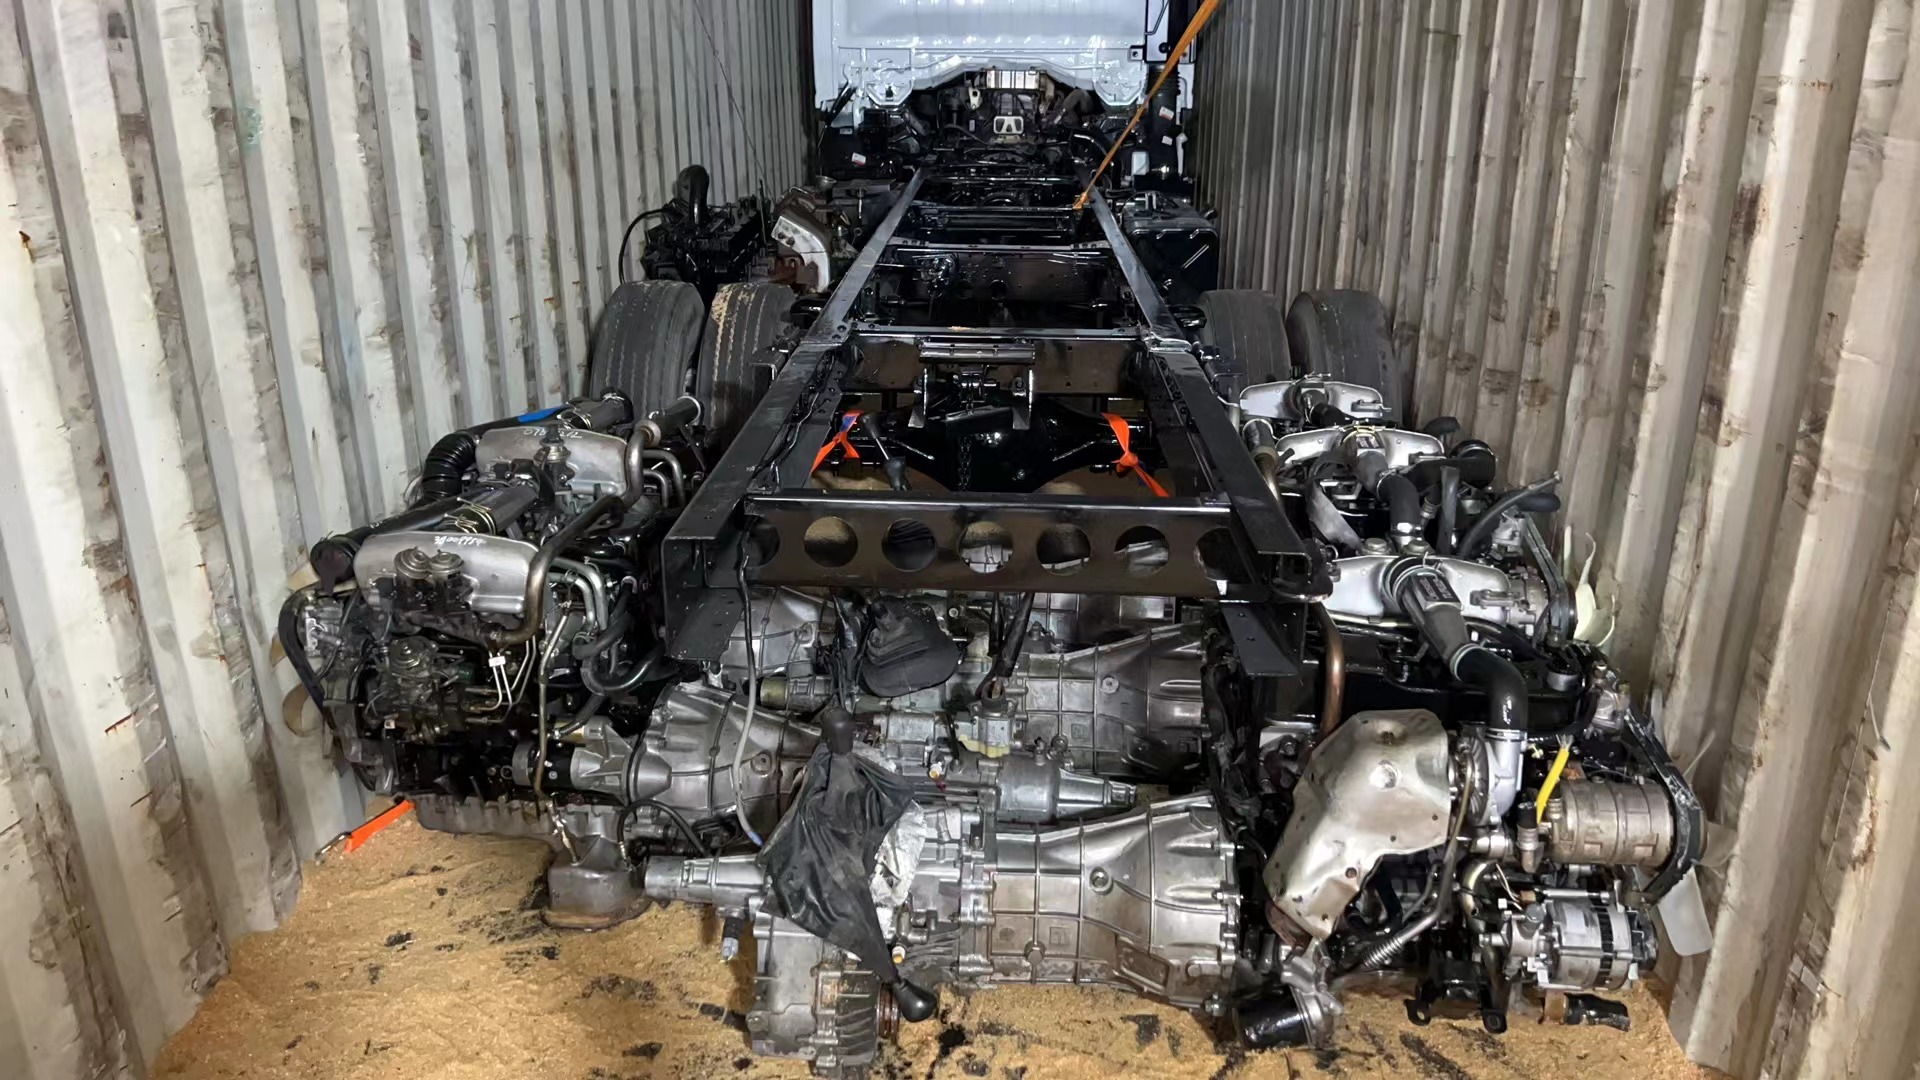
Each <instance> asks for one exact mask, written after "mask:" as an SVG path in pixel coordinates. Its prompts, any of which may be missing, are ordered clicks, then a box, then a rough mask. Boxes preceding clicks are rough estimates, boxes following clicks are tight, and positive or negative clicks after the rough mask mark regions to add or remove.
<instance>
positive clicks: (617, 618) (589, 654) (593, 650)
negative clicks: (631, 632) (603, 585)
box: [573, 607, 633, 660]
mask: <svg viewBox="0 0 1920 1080" xmlns="http://www.w3.org/2000/svg"><path fill="white" fill-rule="evenodd" d="M632 625H633V615H632V612H630V611H628V610H627V609H626V608H625V607H621V608H617V609H615V611H614V613H613V615H612V617H611V618H609V619H607V628H606V629H605V630H604V631H602V632H601V634H600V636H599V637H597V638H594V639H593V640H591V641H589V642H587V643H586V644H585V645H575V646H574V647H573V658H574V659H575V660H591V659H593V658H594V657H596V656H599V655H600V654H601V653H603V652H606V651H607V650H608V649H610V648H612V647H613V643H614V642H616V641H619V640H620V639H621V638H623V637H625V636H626V634H627V628H628V627H629V626H632Z"/></svg>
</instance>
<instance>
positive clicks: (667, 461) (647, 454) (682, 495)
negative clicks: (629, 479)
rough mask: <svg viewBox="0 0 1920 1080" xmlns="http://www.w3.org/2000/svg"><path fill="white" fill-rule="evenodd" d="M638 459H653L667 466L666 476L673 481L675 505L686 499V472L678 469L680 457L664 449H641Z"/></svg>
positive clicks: (681, 503)
mask: <svg viewBox="0 0 1920 1080" xmlns="http://www.w3.org/2000/svg"><path fill="white" fill-rule="evenodd" d="M640 460H641V461H643V462H646V461H655V462H659V463H660V464H662V465H665V466H666V467H667V478H668V479H669V480H671V481H673V499H674V502H675V503H676V504H677V505H684V504H685V503H686V501H687V474H686V473H685V472H683V471H681V469H680V459H679V458H677V457H674V456H673V454H671V453H670V452H668V451H666V450H642V451H640Z"/></svg>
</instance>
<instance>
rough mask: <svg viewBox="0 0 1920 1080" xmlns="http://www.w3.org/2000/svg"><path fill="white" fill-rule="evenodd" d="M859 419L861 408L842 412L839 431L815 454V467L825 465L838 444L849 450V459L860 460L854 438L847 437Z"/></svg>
mask: <svg viewBox="0 0 1920 1080" xmlns="http://www.w3.org/2000/svg"><path fill="white" fill-rule="evenodd" d="M859 420H860V410H859V409H848V410H847V411H846V412H845V413H843V414H841V416H840V431H839V433H838V434H836V435H834V437H833V438H831V439H828V440H827V445H825V446H823V447H821V448H820V452H819V453H817V454H815V455H813V468H814V469H818V468H819V467H820V466H822V465H825V464H826V463H827V456H828V455H829V454H832V453H833V448H834V447H836V446H838V447H840V448H841V449H843V450H845V451H846V452H847V459H848V460H850V461H859V460H860V451H858V450H855V449H854V448H853V440H852V439H849V438H847V434H848V433H849V432H851V431H852V430H853V425H854V424H856V423H858V422H859ZM809 471H810V472H811V471H812V470H809Z"/></svg>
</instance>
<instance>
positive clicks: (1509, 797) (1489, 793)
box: [1385, 558, 1527, 825]
mask: <svg viewBox="0 0 1920 1080" xmlns="http://www.w3.org/2000/svg"><path fill="white" fill-rule="evenodd" d="M1385 584H1386V587H1387V594H1388V595H1389V596H1392V597H1393V599H1394V602H1395V603H1396V604H1398V605H1399V607H1400V611H1401V612H1402V613H1403V614H1405V615H1406V616H1407V618H1409V619H1411V620H1413V624H1414V626H1415V627H1417V628H1418V629H1419V630H1420V634H1421V636H1422V637H1424V638H1425V639H1426V641H1427V644H1428V645H1430V646H1432V647H1433V651H1434V652H1435V653H1437V654H1439V656H1440V658H1441V660H1442V661H1444V662H1445V663H1446V665H1447V670H1449V671H1451V672H1453V677H1454V678H1456V679H1458V680H1460V681H1461V682H1463V683H1466V684H1467V685H1469V686H1472V687H1475V688H1477V689H1478V690H1480V692H1481V693H1483V694H1485V695H1486V698H1487V720H1486V727H1487V731H1486V779H1485V782H1484V783H1483V784H1481V785H1479V786H1480V788H1481V790H1482V791H1484V792H1485V793H1486V794H1485V797H1484V799H1483V800H1482V801H1481V804H1480V809H1481V813H1480V817H1479V822H1480V824H1484V825H1491V824H1495V823H1497V822H1499V821H1500V819H1501V818H1503V817H1505V816H1506V814H1507V811H1509V810H1511V809H1513V804H1514V801H1515V800H1516V799H1518V798H1519V795H1520V767H1521V758H1522V756H1523V754H1524V752H1525V750H1526V746H1527V681H1526V679H1525V677H1523V676H1522V675H1521V674H1520V669H1519V668H1517V667H1514V666H1513V662H1512V661H1511V660H1508V659H1507V658H1506V657H1504V656H1501V655H1500V654H1499V653H1496V652H1494V651H1493V650H1491V649H1489V648H1487V647H1486V646H1485V645H1481V644H1479V643H1478V642H1475V641H1474V640H1473V638H1472V636H1471V635H1469V634H1468V632H1467V620H1466V616H1465V615H1464V614H1463V613H1462V612H1461V609H1460V597H1459V596H1457V595H1456V594H1455V593H1454V591H1453V587H1452V586H1451V585H1449V584H1448V583H1447V578H1446V575H1444V574H1442V573H1441V572H1440V571H1439V570H1438V569H1436V568H1434V567H1432V566H1429V565H1427V564H1426V563H1424V562H1422V561H1420V560H1419V559H1412V558H1409V559H1402V560H1400V561H1399V562H1397V563H1394V564H1393V565H1392V566H1390V567H1388V568H1387V573H1386V581H1385Z"/></svg>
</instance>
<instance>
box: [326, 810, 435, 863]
mask: <svg viewBox="0 0 1920 1080" xmlns="http://www.w3.org/2000/svg"><path fill="white" fill-rule="evenodd" d="M412 812H413V802H412V801H411V800H408V799H401V800H400V801H399V802H397V803H394V804H393V805H392V806H390V807H388V808H387V809H385V810H382V811H381V812H380V813H378V814H376V815H374V817H373V819H372V820H371V821H368V822H367V823H366V824H364V825H362V826H360V827H359V828H357V829H349V830H348V831H346V832H343V833H341V834H340V835H339V836H336V837H334V838H333V840H332V841H331V842H329V843H328V844H327V846H326V847H323V848H321V849H320V857H321V858H323V859H324V858H326V857H327V856H328V855H331V854H333V853H334V852H336V851H339V852H348V851H358V850H359V849H360V847H361V845H363V844H365V843H366V842H367V841H369V840H371V839H373V834H374V833H377V832H379V831H380V830H381V829H384V828H386V827H387V826H389V825H391V824H393V823H394V822H396V821H399V820H400V819H401V818H403V817H406V816H407V815H408V814H409V813H412Z"/></svg>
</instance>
